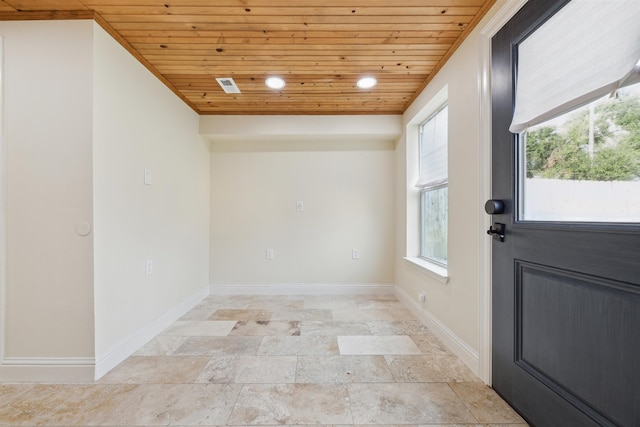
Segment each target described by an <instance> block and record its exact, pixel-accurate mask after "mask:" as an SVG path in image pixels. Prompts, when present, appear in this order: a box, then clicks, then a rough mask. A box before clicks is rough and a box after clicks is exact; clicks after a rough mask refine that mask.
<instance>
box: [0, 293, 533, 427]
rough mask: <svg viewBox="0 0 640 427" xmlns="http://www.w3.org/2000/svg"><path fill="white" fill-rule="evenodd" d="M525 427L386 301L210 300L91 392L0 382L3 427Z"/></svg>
mask: <svg viewBox="0 0 640 427" xmlns="http://www.w3.org/2000/svg"><path fill="white" fill-rule="evenodd" d="M281 424H287V425H305V426H308V425H317V426H319V425H334V426H353V425H362V426H363V425H378V426H380V425H386V426H391V425H403V426H416V427H418V426H448V427H453V426H502V427H514V426H526V424H525V423H524V421H523V420H522V418H520V417H519V416H518V415H517V414H516V413H515V412H514V411H513V410H512V409H511V408H510V407H509V406H508V405H507V404H506V403H505V402H504V401H502V400H501V399H500V398H499V397H498V396H497V395H496V394H495V393H494V392H493V391H492V390H491V389H490V388H489V387H487V386H485V385H484V384H483V383H481V382H480V380H479V379H478V378H476V377H475V376H474V375H473V374H472V373H471V371H470V370H469V369H468V368H467V367H466V366H465V365H464V364H463V363H462V362H460V360H458V359H457V358H456V357H455V356H454V355H453V354H451V353H450V352H449V351H448V350H447V349H446V348H445V347H444V346H443V345H442V344H441V343H440V342H439V341H438V339H437V338H436V337H435V336H434V335H433V334H432V333H431V332H430V331H429V329H428V328H426V327H425V326H423V325H421V324H420V322H418V320H416V319H415V318H414V317H413V316H412V315H411V313H410V312H409V311H408V310H406V309H405V308H404V307H403V306H402V304H401V303H400V302H398V300H397V299H396V298H395V297H394V296H393V295H378V296H353V297H345V296H322V297H319V296H275V297H272V296H210V297H208V298H206V299H205V300H204V301H202V303H200V304H199V305H198V306H197V307H196V308H194V309H193V310H191V311H190V312H189V313H187V314H186V315H185V316H184V317H183V318H182V319H180V320H178V321H177V322H175V323H174V324H173V325H171V326H170V327H169V328H167V329H166V330H165V331H164V332H163V333H162V334H160V335H159V336H157V337H156V338H154V339H153V340H152V341H150V342H149V343H148V344H147V345H145V346H144V347H143V348H141V349H140V350H139V351H138V352H137V353H135V354H134V355H133V356H131V357H129V358H128V359H127V360H125V361H124V362H122V363H121V364H120V365H119V366H117V367H116V368H115V369H113V370H112V371H111V372H109V373H108V374H107V375H105V376H104V377H103V378H102V379H100V380H99V381H97V382H95V383H88V384H0V425H2V426H7V425H9V426H95V425H98V426H155V425H179V426H188V425H209V426H211V425H215V426H224V425H231V426H273V425H281Z"/></svg>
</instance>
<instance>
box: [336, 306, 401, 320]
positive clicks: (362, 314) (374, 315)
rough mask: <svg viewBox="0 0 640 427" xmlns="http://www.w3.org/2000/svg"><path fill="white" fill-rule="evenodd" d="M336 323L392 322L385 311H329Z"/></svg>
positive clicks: (391, 318)
mask: <svg viewBox="0 0 640 427" xmlns="http://www.w3.org/2000/svg"><path fill="white" fill-rule="evenodd" d="M331 313H332V314H333V320H335V321H336V322H368V321H370V320H393V316H392V315H391V313H390V312H389V310H386V309H375V310H331Z"/></svg>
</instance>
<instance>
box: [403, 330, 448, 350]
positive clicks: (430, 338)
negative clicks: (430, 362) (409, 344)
mask: <svg viewBox="0 0 640 427" xmlns="http://www.w3.org/2000/svg"><path fill="white" fill-rule="evenodd" d="M411 339H412V340H413V342H415V343H416V345H417V346H418V348H419V349H420V351H421V352H422V353H424V354H430V353H440V354H453V353H451V351H450V350H449V349H448V348H447V347H445V345H444V344H442V341H440V340H439V339H438V338H437V337H436V336H435V335H434V334H433V333H431V334H427V335H415V336H412V337H411Z"/></svg>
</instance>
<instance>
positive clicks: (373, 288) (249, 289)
mask: <svg viewBox="0 0 640 427" xmlns="http://www.w3.org/2000/svg"><path fill="white" fill-rule="evenodd" d="M393 288H394V285H391V284H381V283H279V284H267V283H265V284H211V285H210V286H209V294H210V295H385V294H393Z"/></svg>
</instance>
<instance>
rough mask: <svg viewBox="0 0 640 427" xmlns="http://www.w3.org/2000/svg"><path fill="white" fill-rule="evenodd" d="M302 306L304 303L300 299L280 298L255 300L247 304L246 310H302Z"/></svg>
mask: <svg viewBox="0 0 640 427" xmlns="http://www.w3.org/2000/svg"><path fill="white" fill-rule="evenodd" d="M303 306H304V301H303V300H302V299H285V298H282V297H274V298H273V299H255V300H253V301H251V302H250V303H249V307H248V308H250V309H263V310H274V311H275V310H302V308H303ZM276 320H277V319H276Z"/></svg>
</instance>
